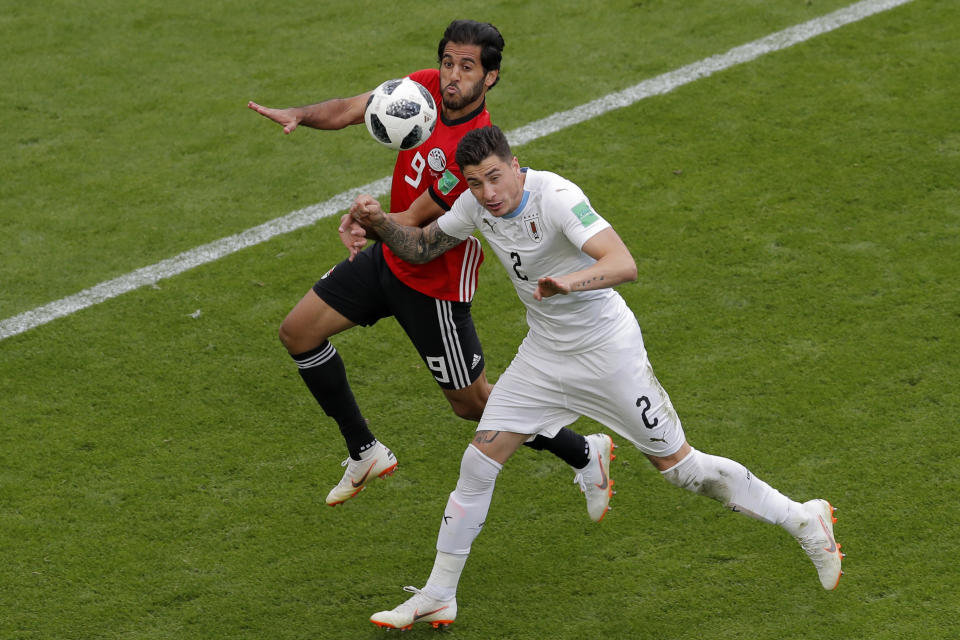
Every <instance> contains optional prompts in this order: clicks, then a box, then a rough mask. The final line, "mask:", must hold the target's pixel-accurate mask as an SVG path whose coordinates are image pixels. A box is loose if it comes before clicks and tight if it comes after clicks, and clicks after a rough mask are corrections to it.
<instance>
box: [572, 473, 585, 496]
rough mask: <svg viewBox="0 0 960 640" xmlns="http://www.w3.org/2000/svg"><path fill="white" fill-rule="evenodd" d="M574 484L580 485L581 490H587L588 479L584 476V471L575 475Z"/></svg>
mask: <svg viewBox="0 0 960 640" xmlns="http://www.w3.org/2000/svg"><path fill="white" fill-rule="evenodd" d="M573 484H578V485H580V491H582V492H583V493H586V492H587V479H586V478H585V477H584V475H583V473H580V472H578V473H577V475H575V476H573Z"/></svg>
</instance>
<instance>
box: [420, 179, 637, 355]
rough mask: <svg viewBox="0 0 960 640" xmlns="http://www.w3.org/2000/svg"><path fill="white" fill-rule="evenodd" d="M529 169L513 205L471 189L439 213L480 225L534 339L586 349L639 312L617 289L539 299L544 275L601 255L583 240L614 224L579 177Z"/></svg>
mask: <svg viewBox="0 0 960 640" xmlns="http://www.w3.org/2000/svg"><path fill="white" fill-rule="evenodd" d="M523 171H524V172H525V174H526V178H525V181H524V190H523V198H522V200H521V202H520V205H519V206H518V207H517V208H516V209H515V210H514V211H512V212H511V213H509V214H507V215H505V216H502V217H499V218H498V217H496V216H493V215H491V214H490V213H489V212H488V211H487V210H486V209H484V208H483V206H481V205H480V203H479V202H478V201H477V199H476V198H475V197H474V196H473V194H472V193H471V192H469V191H467V192H465V193H463V195H461V196H460V197H459V198H458V199H457V201H456V202H455V203H454V204H453V207H452V208H451V209H450V211H448V212H447V213H445V214H444V215H442V216H441V217H440V218H438V220H437V223H438V224H439V226H440V229H441V230H442V231H443V232H444V233H446V234H447V235H450V236H453V237H456V238H461V239H464V238H466V237H468V236H469V235H470V234H471V233H473V231H474V230H479V231H480V232H481V233H482V234H483V237H484V238H486V240H487V242H488V243H489V244H490V247H491V248H492V249H493V251H494V253H496V254H497V257H498V258H499V259H500V262H501V263H502V264H503V267H504V269H506V270H507V274H508V275H509V276H510V279H511V281H512V282H513V286H514V287H515V288H516V290H517V295H518V296H520V300H521V301H522V302H523V304H524V305H526V307H527V324H528V326H529V327H530V332H529V334H528V336H527V339H528V340H532V341H534V342H535V343H538V344H540V345H542V346H544V347H548V348H550V349H551V350H552V351H555V352H560V353H583V352H585V351H589V350H591V349H595V348H597V347H599V346H602V345H604V344H607V343H608V342H610V341H616V339H617V335H618V334H619V333H620V332H621V331H622V330H626V329H627V328H628V327H634V326H636V318H635V317H634V315H633V313H632V312H631V311H630V309H629V308H628V307H627V305H626V303H625V302H624V301H623V298H621V297H620V295H619V294H618V293H617V292H616V291H614V290H613V289H610V288H605V289H597V290H593V291H576V292H573V293H570V294H568V295H555V296H551V297H549V298H544V299H543V300H540V301H537V300H535V299H534V297H533V293H534V291H536V289H537V280H538V279H539V278H542V277H544V276H554V277H555V276H561V275H565V274H567V273H572V272H574V271H579V270H581V269H585V268H587V267H589V266H590V265H592V264H593V263H594V262H596V261H595V260H594V259H593V258H591V257H590V256H589V255H587V254H586V253H584V252H583V251H581V247H582V246H583V245H584V243H585V242H587V240H589V239H590V238H592V237H593V236H594V235H596V234H597V233H599V232H600V231H603V230H604V229H607V228H609V227H610V224H609V223H608V222H607V221H606V220H604V219H603V218H601V217H600V216H599V215H598V214H597V213H596V212H595V211H594V210H593V207H592V206H591V205H590V201H589V200H588V199H587V197H586V195H584V193H583V191H581V189H580V188H579V187H578V186H577V185H575V184H574V183H572V182H570V181H569V180H567V179H565V178H562V177H560V176H558V175H557V174H555V173H551V172H548V171H534V170H532V169H524V170H523Z"/></svg>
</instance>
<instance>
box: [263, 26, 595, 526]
mask: <svg viewBox="0 0 960 640" xmlns="http://www.w3.org/2000/svg"><path fill="white" fill-rule="evenodd" d="M503 47H504V41H503V38H502V36H501V35H500V32H499V31H498V30H497V29H496V28H495V27H494V26H493V25H491V24H488V23H481V22H475V21H473V20H455V21H453V22H452V23H450V25H449V26H448V27H447V29H446V31H445V32H444V35H443V38H442V39H441V40H440V43H439V46H438V48H437V57H438V60H439V63H440V65H439V68H438V69H423V70H420V71H416V72H414V73H412V74H410V78H412V79H413V80H416V81H417V82H419V83H420V84H422V85H423V86H424V87H425V88H426V89H427V90H428V91H429V92H430V93H431V94H432V95H433V97H434V101H435V102H436V103H437V104H438V105H439V106H440V118H439V120H438V122H437V126H436V128H435V129H434V132H433V133H432V134H431V136H430V138H428V139H427V140H426V142H424V143H423V144H422V145H420V146H419V147H416V148H414V149H409V150H405V151H400V152H399V153H398V155H397V162H396V165H395V168H394V173H393V179H392V186H391V192H390V210H391V212H393V213H391V216H392V217H393V218H394V219H395V220H396V221H397V222H398V223H399V224H405V225H412V226H423V225H427V224H429V223H430V222H432V221H433V220H434V219H436V218H438V217H439V216H440V215H442V214H443V213H444V212H445V211H447V210H449V209H450V207H451V206H452V204H453V202H454V201H455V200H456V199H457V197H458V196H459V195H460V194H461V193H463V192H464V191H465V190H466V183H465V181H464V179H463V174H462V173H461V172H460V168H459V167H458V166H457V165H456V161H455V154H456V147H457V143H458V142H459V141H460V139H461V138H462V137H463V135H465V134H466V133H467V132H468V131H471V130H473V129H476V128H479V127H484V126H487V125H489V124H490V114H489V112H488V111H487V109H486V93H487V91H488V90H490V89H491V88H492V87H493V86H494V85H496V83H497V82H498V81H499V79H500V62H501V58H502V52H503ZM369 95H370V92H366V93H363V94H360V95H357V96H354V97H352V98H335V99H331V100H326V101H323V102H319V103H317V104H313V105H309V106H305V107H294V108H289V109H271V108H267V107H263V106H261V105H258V104H256V103H254V102H250V103H249V105H248V106H249V107H250V108H251V109H253V110H255V111H257V113H260V114H261V115H263V116H265V117H267V118H269V119H271V120H273V121H274V122H277V123H278V124H280V125H282V126H283V129H284V132H285V133H290V132H292V131H293V130H294V129H296V128H297V127H298V126H299V125H301V124H302V125H305V126H308V127H312V128H316V129H325V130H331V129H342V128H344V127H346V126H348V125H355V124H360V123H362V122H363V116H364V111H365V107H366V104H367V100H368V98H369ZM339 232H340V237H341V240H342V241H343V243H344V245H345V246H347V248H348V249H349V250H350V256H349V258H348V259H346V260H344V261H342V262H340V263H339V264H337V265H336V266H335V267H334V268H333V269H332V270H330V272H328V273H327V274H326V275H324V276H323V277H322V278H321V279H320V280H318V281H317V282H316V284H315V285H314V286H313V287H312V288H311V290H310V291H308V292H307V293H306V295H305V296H304V297H303V298H302V299H301V300H300V302H298V303H297V304H296V306H295V307H294V308H293V310H291V311H290V313H289V314H288V315H287V317H286V318H285V319H284V321H283V323H282V324H281V326H280V332H279V333H280V340H281V341H282V342H283V344H284V346H285V347H286V348H287V351H288V352H289V353H290V355H291V357H292V358H293V360H294V361H295V362H296V364H297V367H298V369H299V372H300V376H301V377H302V378H303V380H304V382H305V383H306V385H307V387H308V388H309V389H310V391H311V393H313V395H314V397H315V398H316V400H317V402H318V403H319V404H320V406H321V408H322V409H323V411H324V412H325V413H326V414H327V415H328V416H330V417H331V418H333V419H334V420H335V421H336V422H337V425H338V426H339V428H340V432H341V434H342V435H343V437H344V439H345V440H346V444H347V451H348V453H349V457H348V458H347V459H346V460H345V461H344V466H345V467H346V471H345V472H344V475H343V478H342V479H341V480H340V483H339V484H338V485H337V486H335V487H334V488H333V489H332V490H331V491H330V493H329V495H328V496H327V504H329V505H331V506H333V505H337V504H340V503H342V502H344V501H346V500H348V499H350V498H352V497H353V496H355V495H356V494H357V493H359V492H360V491H361V490H362V489H363V488H364V486H365V484H366V482H367V481H368V480H370V479H371V478H374V477H378V476H385V475H388V474H390V473H392V472H393V470H394V469H395V468H396V466H397V461H396V457H395V456H394V454H393V452H392V451H390V449H388V448H387V447H386V446H384V445H383V444H382V443H380V442H379V441H378V440H377V439H376V438H375V437H374V435H373V433H372V432H371V431H370V428H369V425H368V423H367V421H366V420H365V419H364V417H363V415H362V414H361V412H360V408H359V406H358V405H357V402H356V400H355V398H354V395H353V392H352V390H351V389H350V385H349V383H348V382H347V376H346V370H345V368H344V364H343V360H342V359H341V357H340V355H339V353H338V352H337V350H336V349H335V348H334V346H333V345H332V344H331V343H330V342H329V340H328V338H330V337H331V336H333V335H335V334H337V333H340V332H341V331H345V330H347V329H349V328H351V327H354V326H356V325H358V324H359V325H365V326H370V325H373V324H374V323H376V322H377V321H378V320H380V319H381V318H386V317H390V316H393V317H395V318H396V319H397V322H399V323H400V325H401V326H402V327H403V329H404V331H406V333H407V335H408V336H409V337H410V340H411V341H412V342H413V344H414V346H415V347H416V349H417V351H418V352H419V353H420V357H421V358H422V359H423V361H424V363H425V364H426V366H427V367H428V368H429V369H430V371H431V372H432V374H433V377H434V379H435V380H436V382H437V384H438V385H439V386H440V388H441V390H442V391H443V393H444V395H445V396H446V398H447V400H448V401H449V402H450V405H451V407H452V408H453V410H454V412H455V413H456V414H457V415H458V416H460V417H462V418H466V419H469V420H479V419H480V416H481V414H482V413H483V409H484V406H485V405H486V401H487V397H488V396H489V394H490V390H491V388H492V385H490V383H489V382H488V381H487V378H486V367H485V363H484V359H483V350H482V348H481V346H480V340H479V338H478V337H477V333H476V329H475V327H474V325H473V319H472V317H471V315H470V303H471V300H472V298H473V294H474V291H475V289H476V285H477V270H478V269H479V266H480V263H481V262H482V260H483V254H482V251H481V249H480V242H479V241H478V240H477V239H476V238H472V237H471V238H467V239H466V240H464V242H463V243H461V244H460V245H458V246H457V247H456V248H455V249H453V250H451V251H449V252H448V253H447V254H445V255H444V256H442V257H441V258H438V259H437V260H435V261H433V262H429V263H427V264H424V265H414V264H410V263H408V262H405V261H404V260H402V259H400V258H398V257H397V256H396V255H394V254H393V252H391V251H390V250H389V249H388V248H387V247H385V246H383V245H382V244H381V243H380V242H376V243H375V244H373V245H371V246H368V247H367V248H365V249H362V250H361V249H360V248H361V247H362V246H363V245H364V244H365V243H366V238H365V237H364V235H363V234H364V232H363V231H362V229H361V228H360V227H359V226H358V225H356V224H355V223H353V222H352V219H351V218H350V216H349V214H346V215H344V216H343V218H341V223H340V228H339ZM528 444H529V445H530V446H531V447H532V448H535V449H546V450H548V451H551V452H552V453H554V454H555V455H557V456H558V457H560V458H561V459H563V460H564V461H565V462H567V463H568V464H570V465H571V467H573V468H574V470H575V471H576V472H577V474H578V475H577V478H578V479H579V481H580V485H581V488H582V489H583V490H584V492H585V494H586V498H587V506H588V512H589V513H590V516H591V518H593V519H594V520H599V519H600V518H602V516H603V514H604V513H605V512H606V510H607V504H608V502H609V499H610V495H611V493H612V492H611V491H610V490H609V486H608V483H602V488H600V486H601V485H600V483H592V482H589V481H588V480H589V478H592V477H594V476H596V477H601V476H603V475H606V474H608V469H607V466H608V465H609V461H610V458H611V444H610V440H609V438H608V437H606V436H602V437H601V436H597V437H593V436H591V437H590V438H585V437H584V436H582V435H580V434H577V433H576V432H574V431H572V430H570V429H567V428H564V429H563V430H561V431H560V433H558V434H557V435H556V436H555V437H554V438H546V437H542V436H537V437H536V438H535V439H533V440H532V441H531V442H530V443H528Z"/></svg>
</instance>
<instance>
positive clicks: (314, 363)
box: [293, 340, 376, 460]
mask: <svg viewBox="0 0 960 640" xmlns="http://www.w3.org/2000/svg"><path fill="white" fill-rule="evenodd" d="M293 360H294V362H296V363H297V368H298V369H299V371H300V377H301V378H303V381H304V382H305V383H306V385H307V388H308V389H310V393H312V394H313V397H314V398H316V399H317V402H318V403H320V408H322V409H323V412H324V413H326V414H327V415H328V416H330V417H331V418H333V419H334V420H335V421H336V423H337V426H338V427H340V433H341V434H343V439H344V440H346V441H347V451H349V452H350V457H351V458H353V459H354V460H359V459H360V453H361V452H362V451H364V450H366V449H369V448H370V447H372V446H373V444H374V443H375V442H376V438H374V437H373V433H371V431H370V428H369V427H368V426H367V421H366V420H364V419H363V415H361V413H360V407H358V406H357V401H356V399H354V397H353V391H351V389H350V383H349V382H347V370H346V369H345V368H344V366H343V359H342V358H341V357H340V354H339V353H337V350H336V349H335V348H334V347H333V345H332V344H330V343H329V342H328V341H326V340H324V341H323V344H321V345H320V346H319V347H317V348H316V349H311V350H310V351H307V352H305V353H300V354H297V355H295V356H293Z"/></svg>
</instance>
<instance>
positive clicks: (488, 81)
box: [483, 69, 500, 89]
mask: <svg viewBox="0 0 960 640" xmlns="http://www.w3.org/2000/svg"><path fill="white" fill-rule="evenodd" d="M499 77H500V70H499V69H491V70H490V71H487V75H486V76H485V77H484V79H483V84H484V86H485V87H486V88H487V89H489V88H490V87H492V86H493V83H495V82H496V81H497V78H499Z"/></svg>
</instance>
